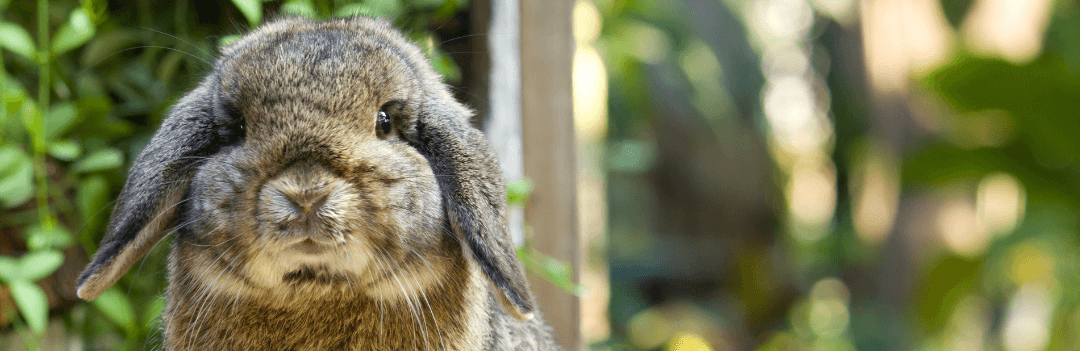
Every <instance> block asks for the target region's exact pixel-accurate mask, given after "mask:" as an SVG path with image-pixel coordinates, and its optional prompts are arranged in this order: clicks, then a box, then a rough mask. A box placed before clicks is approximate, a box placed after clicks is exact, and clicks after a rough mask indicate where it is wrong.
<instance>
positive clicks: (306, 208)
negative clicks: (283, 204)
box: [277, 187, 330, 215]
mask: <svg viewBox="0 0 1080 351" xmlns="http://www.w3.org/2000/svg"><path fill="white" fill-rule="evenodd" d="M328 188H329V187H322V188H320V189H312V188H308V189H300V190H295V189H289V190H292V191H288V190H283V189H280V188H279V189H277V190H278V191H280V192H281V195H283V196H284V197H285V199H287V200H289V205H291V206H292V209H293V210H295V211H296V212H299V213H301V214H303V215H313V214H316V213H318V211H319V209H320V208H322V207H323V205H325V204H326V198H327V197H329V195H330V191H329V189H328Z"/></svg>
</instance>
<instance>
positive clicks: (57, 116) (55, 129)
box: [45, 102, 79, 140]
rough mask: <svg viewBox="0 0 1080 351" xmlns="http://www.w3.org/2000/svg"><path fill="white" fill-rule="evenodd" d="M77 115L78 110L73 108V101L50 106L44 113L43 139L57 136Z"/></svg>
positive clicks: (73, 121) (69, 125)
mask: <svg viewBox="0 0 1080 351" xmlns="http://www.w3.org/2000/svg"><path fill="white" fill-rule="evenodd" d="M78 116H79V111H78V110H76V109H75V103H73V102H65V103H60V104H56V105H55V106H53V107H52V108H50V109H49V112H48V113H46V114H45V140H53V139H55V138H56V137H59V136H60V135H61V134H63V133H64V132H65V131H67V129H68V128H70V127H71V125H72V124H74V123H75V120H76V117H78Z"/></svg>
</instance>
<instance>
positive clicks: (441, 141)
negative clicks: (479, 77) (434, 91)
mask: <svg viewBox="0 0 1080 351" xmlns="http://www.w3.org/2000/svg"><path fill="white" fill-rule="evenodd" d="M445 99H446V100H450V98H445ZM415 133H416V134H415V135H414V136H413V138H412V139H413V143H414V146H415V147H416V149H417V150H419V151H420V153H422V154H423V155H424V156H425V157H427V159H428V162H429V163H430V164H431V167H432V170H433V171H434V172H435V174H438V175H440V176H439V177H436V179H438V183H439V188H440V190H441V191H442V196H443V201H444V203H445V205H446V213H447V216H448V217H449V219H450V225H451V226H452V227H453V230H454V232H455V233H456V234H457V235H458V236H460V237H462V238H464V239H465V241H466V242H467V243H468V245H469V248H470V249H471V250H472V252H473V256H475V258H476V261H477V262H479V263H480V267H481V269H482V270H483V271H484V274H486V275H487V277H488V279H490V280H491V282H492V283H493V284H494V285H495V287H497V288H499V290H500V291H501V292H502V293H501V294H499V295H500V297H501V299H500V300H501V302H502V305H503V307H504V308H506V310H507V311H508V312H510V313H511V314H513V315H514V316H515V317H517V318H518V319H521V320H528V319H529V318H531V317H532V311H533V308H534V307H533V297H532V294H531V293H530V292H529V285H528V281H527V280H526V279H525V270H524V268H523V267H522V266H521V263H520V261H518V258H517V252H516V251H515V250H514V244H513V240H512V239H511V238H510V233H509V231H508V228H507V224H506V185H505V184H504V182H503V179H502V171H501V170H500V169H499V162H498V158H497V157H496V156H495V153H494V152H493V151H492V150H491V146H490V145H488V142H487V139H485V137H484V134H483V133H481V132H480V131H479V130H476V128H473V127H472V126H470V125H469V124H468V113H467V112H466V111H465V109H464V108H463V107H461V106H460V105H459V104H458V103H457V102H450V101H445V100H444V101H443V102H441V103H436V104H427V105H426V106H424V111H422V112H420V116H419V118H417V123H416V130H415Z"/></svg>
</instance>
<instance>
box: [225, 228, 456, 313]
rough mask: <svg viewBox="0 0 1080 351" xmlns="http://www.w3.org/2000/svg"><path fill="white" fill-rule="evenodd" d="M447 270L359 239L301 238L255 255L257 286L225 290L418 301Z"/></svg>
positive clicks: (289, 297) (249, 267)
mask: <svg viewBox="0 0 1080 351" xmlns="http://www.w3.org/2000/svg"><path fill="white" fill-rule="evenodd" d="M309 246H314V247H309ZM444 271H445V267H443V266H442V265H438V264H431V263H430V262H427V261H419V262H417V261H415V260H414V261H413V262H402V261H401V260H398V259H395V258H391V257H388V256H386V255H382V254H378V252H377V251H375V250H373V249H372V248H371V247H370V246H369V244H367V243H366V242H363V241H360V240H356V239H349V240H345V241H344V242H343V243H340V244H337V245H325V244H310V243H306V242H303V241H301V242H300V243H294V244H289V245H284V246H283V247H281V248H280V249H278V250H260V252H259V253H257V254H255V255H253V256H252V257H251V260H250V262H248V263H247V264H246V267H244V273H243V274H244V277H245V278H246V279H243V281H244V282H246V283H249V284H251V285H256V286H257V287H255V289H250V287H249V289H245V288H244V287H242V286H239V285H234V288H233V289H228V288H226V289H228V290H232V291H229V293H232V294H240V295H251V294H250V293H256V292H257V291H263V292H265V293H267V294H269V295H274V296H275V297H277V298H280V299H282V301H289V302H295V301H296V300H305V299H317V298H322V297H333V298H340V297H348V296H357V295H364V296H367V297H369V298H373V299H376V300H382V301H395V302H396V301H407V300H409V299H410V298H412V299H415V298H416V297H417V296H421V294H423V292H424V291H426V290H428V289H429V288H431V287H433V286H435V285H437V284H440V283H441V281H440V278H439V276H440V274H442V273H444ZM236 283H239V284H243V283H240V282H239V281H237V282H236ZM225 285H233V284H225ZM245 291H247V292H249V293H245ZM287 303H288V302H287Z"/></svg>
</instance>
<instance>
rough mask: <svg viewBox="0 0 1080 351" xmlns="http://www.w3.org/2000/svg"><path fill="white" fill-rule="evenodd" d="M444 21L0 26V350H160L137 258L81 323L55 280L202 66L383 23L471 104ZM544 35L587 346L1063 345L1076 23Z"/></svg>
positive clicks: (459, 38)
mask: <svg viewBox="0 0 1080 351" xmlns="http://www.w3.org/2000/svg"><path fill="white" fill-rule="evenodd" d="M472 1H474V2H475V1H477V0H472ZM41 3H45V4H47V6H45V8H44V11H43V9H42V7H41V6H40V4H41ZM470 6H472V5H471V4H470V3H469V2H468V1H463V0H459V1H455V0H422V1H404V0H400V1H399V0H355V1H353V0H350V1H337V0H287V1H255V0H232V1H219V2H213V1H191V2H187V1H180V2H175V1H159V0H141V1H136V2H120V1H106V0H82V1H53V2H49V1H37V2H31V1H26V2H19V1H14V2H13V1H4V0H0V9H3V16H2V18H0V48H2V50H0V67H2V68H3V69H4V70H5V72H6V73H5V74H3V75H0V78H2V80H0V87H3V88H4V90H3V94H2V96H3V103H4V105H3V108H0V126H2V128H0V205H2V206H3V211H2V212H0V283H2V284H0V311H2V313H0V349H35V348H41V349H48V350H67V349H72V350H76V349H87V350H92V349H154V348H155V347H159V346H160V335H159V333H157V330H158V327H159V325H158V322H157V319H156V318H157V316H158V314H159V313H160V310H161V308H162V306H163V303H162V300H161V298H160V293H161V291H162V286H163V285H162V284H163V283H164V279H165V277H164V273H163V271H162V267H163V266H162V260H163V257H164V254H165V252H166V251H165V250H164V249H158V250H155V251H154V252H152V253H151V254H150V256H149V258H148V259H147V260H146V262H145V263H143V264H141V265H140V266H139V267H137V268H136V269H133V271H132V272H131V273H130V274H128V276H127V277H125V278H124V279H123V280H121V281H120V282H119V283H118V285H117V287H115V288H113V289H110V290H109V291H107V292H106V293H105V294H104V295H103V296H102V298H99V299H98V300H95V302H93V303H84V302H79V301H78V300H77V298H75V297H74V295H73V286H72V281H73V280H74V275H75V274H77V273H78V271H79V270H80V269H81V267H82V265H83V264H84V263H85V261H86V257H87V254H88V253H92V252H93V251H94V249H96V244H97V242H98V240H99V239H100V236H101V234H102V231H103V228H104V225H105V219H106V218H107V215H102V214H101V213H102V211H104V213H106V214H107V209H108V207H109V205H110V203H109V202H110V201H112V199H113V198H114V197H115V194H116V193H117V192H118V191H119V188H120V186H121V185H122V184H123V177H124V174H125V170H126V168H127V166H128V165H129V164H130V160H131V158H132V157H133V155H135V154H137V152H138V150H139V149H141V147H142V145H144V144H145V142H146V140H147V138H148V137H149V135H150V134H151V133H152V132H153V130H154V128H155V127H156V125H157V124H158V123H160V120H161V118H162V117H163V115H164V113H165V111H167V106H169V104H170V103H171V102H173V101H175V99H176V98H177V97H178V96H179V95H180V94H181V93H183V92H184V91H186V90H187V89H190V87H191V86H192V85H193V84H194V82H195V81H197V79H198V77H200V76H202V75H203V74H205V73H206V72H207V71H208V69H209V68H208V65H207V62H206V61H209V60H212V58H213V53H214V52H216V51H215V50H216V48H217V47H218V46H219V45H221V44H222V43H225V42H228V41H229V40H232V39H234V38H235V37H236V36H235V34H238V33H242V32H244V31H246V30H247V28H249V27H250V26H255V25H258V23H261V21H262V20H263V19H264V17H271V16H273V15H275V14H279V13H285V14H294V15H304V16H311V17H318V18H326V17H329V16H335V15H336V16H345V15H352V14H357V13H363V14H369V15H377V16H384V17H387V18H391V19H393V20H394V22H395V25H396V26H398V27H399V28H402V29H404V30H406V31H407V32H408V33H410V34H409V35H410V38H411V39H412V40H414V41H416V42H418V43H420V45H421V47H423V49H424V50H425V53H426V54H428V55H429V57H431V58H432V60H433V61H434V62H435V66H436V68H437V69H438V70H439V71H440V73H443V74H444V75H446V76H447V82H448V83H450V84H452V85H453V86H454V87H455V93H457V94H458V98H460V99H462V100H466V101H468V102H469V103H470V104H472V105H473V106H482V105H483V103H484V102H485V99H484V98H483V97H482V96H478V95H483V94H484V93H483V92H482V91H480V90H476V89H474V88H475V87H476V86H477V85H476V84H475V83H476V82H477V80H478V79H482V77H483V75H482V74H481V73H478V69H477V68H476V67H475V66H474V65H473V64H472V63H471V61H470V60H472V58H473V57H474V56H471V55H473V54H476V53H477V52H481V53H482V51H483V50H484V49H482V48H481V49H477V48H476V47H474V44H475V43H476V42H475V41H473V40H474V39H476V38H479V40H483V36H484V35H486V34H488V33H483V27H476V26H474V25H473V24H472V23H471V22H470V21H472V20H475V18H471V17H470V15H469V14H470V12H469V11H470V8H471V7H470ZM41 19H45V22H47V23H50V24H49V25H47V26H44V27H39V26H37V23H39V20H41ZM573 25H574V28H573V37H574V38H573V40H574V45H575V54H574V59H573V84H574V86H573V98H574V99H573V102H574V119H575V126H576V134H575V135H576V138H577V143H578V147H579V154H578V157H579V159H578V169H579V175H578V209H579V217H580V218H579V225H580V233H579V234H580V245H581V252H582V253H583V255H584V257H583V259H582V260H581V262H582V266H581V267H578V268H579V270H580V272H581V273H580V279H579V280H580V281H579V284H580V285H581V287H582V289H580V290H581V291H582V293H581V298H582V304H581V307H582V308H581V312H582V316H581V322H582V335H583V337H584V339H585V340H584V341H585V345H587V347H588V348H590V349H598V350H1006V351H1039V350H1072V349H1077V348H1078V347H1077V346H1076V345H1080V160H1078V155H1080V108H1077V107H1075V106H1074V105H1076V104H1077V103H1078V102H1080V2H1077V1H1065V0H742V1H740V0H666V1H657V0H579V1H577V2H576V3H575V4H574V10H573ZM478 28H480V29H478ZM42 34H46V35H44V36H43V35H42ZM496 34H500V35H501V34H504V33H496ZM42 57H47V59H42ZM480 71H482V69H481V70H480ZM478 77H481V78H478ZM41 81H46V82H49V83H48V84H44V85H42V84H39V83H38V82H41ZM481 112H482V113H483V111H482V108H481ZM41 189H48V190H46V191H41ZM102 209H105V210H102ZM161 246H162V247H163V248H164V247H166V245H161ZM144 266H145V268H144ZM11 272H15V273H11Z"/></svg>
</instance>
